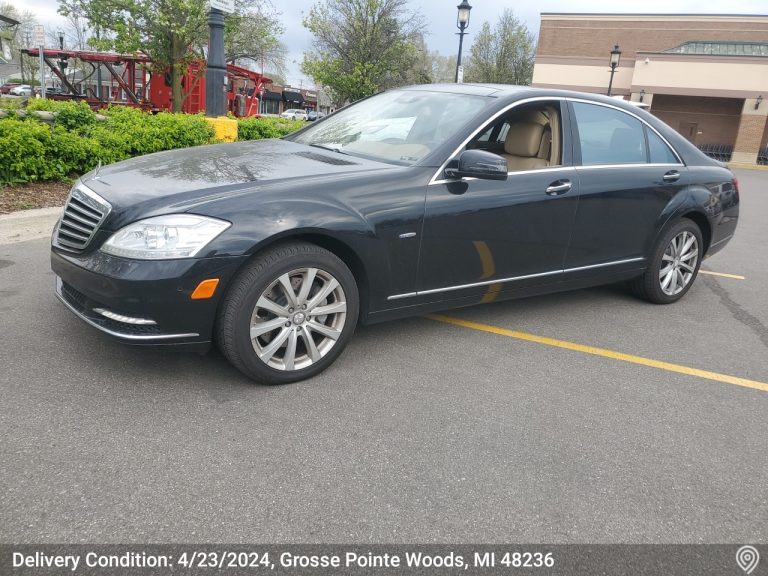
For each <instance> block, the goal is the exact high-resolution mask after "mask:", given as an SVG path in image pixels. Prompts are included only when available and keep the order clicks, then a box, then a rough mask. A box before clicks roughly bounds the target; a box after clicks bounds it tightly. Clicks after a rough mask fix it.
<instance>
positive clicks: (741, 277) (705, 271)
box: [699, 268, 747, 280]
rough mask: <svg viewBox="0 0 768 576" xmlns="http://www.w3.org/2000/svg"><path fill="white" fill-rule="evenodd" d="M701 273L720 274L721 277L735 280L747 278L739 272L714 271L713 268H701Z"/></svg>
mask: <svg viewBox="0 0 768 576" xmlns="http://www.w3.org/2000/svg"><path fill="white" fill-rule="evenodd" d="M699 274H707V275H708V276H720V277H721V278H733V279H734V280H746V279H747V278H746V277H745V276H739V275H738V274H725V273H724V272H712V271H711V270H702V269H701V268H699Z"/></svg>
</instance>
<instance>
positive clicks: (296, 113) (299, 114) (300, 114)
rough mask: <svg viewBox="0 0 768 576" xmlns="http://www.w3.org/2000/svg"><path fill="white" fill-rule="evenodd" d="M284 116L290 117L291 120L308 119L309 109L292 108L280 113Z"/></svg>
mask: <svg viewBox="0 0 768 576" xmlns="http://www.w3.org/2000/svg"><path fill="white" fill-rule="evenodd" d="M280 116H282V117H283V118H290V119H291V120H306V119H307V111H306V110H300V109H298V108H290V109H288V110H286V111H285V112H283V113H282V114H280Z"/></svg>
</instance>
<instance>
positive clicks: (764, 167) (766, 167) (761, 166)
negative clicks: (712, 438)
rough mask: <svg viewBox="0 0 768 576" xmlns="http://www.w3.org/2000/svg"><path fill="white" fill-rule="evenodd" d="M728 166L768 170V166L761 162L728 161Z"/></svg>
mask: <svg viewBox="0 0 768 576" xmlns="http://www.w3.org/2000/svg"><path fill="white" fill-rule="evenodd" d="M726 165H727V166H728V168H738V169H739V170H768V166H763V165H761V164H739V163H738V162H727V163H726Z"/></svg>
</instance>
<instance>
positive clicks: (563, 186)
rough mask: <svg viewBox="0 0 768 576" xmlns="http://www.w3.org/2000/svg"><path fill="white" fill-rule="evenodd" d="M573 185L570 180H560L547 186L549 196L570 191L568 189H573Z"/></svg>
mask: <svg viewBox="0 0 768 576" xmlns="http://www.w3.org/2000/svg"><path fill="white" fill-rule="evenodd" d="M571 186H572V184H571V181H570V180H558V181H556V182H552V184H550V185H549V186H547V194H548V195H549V196H560V194H565V193H566V192H568V190H570V189H571Z"/></svg>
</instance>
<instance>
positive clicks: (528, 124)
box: [467, 101, 562, 172]
mask: <svg viewBox="0 0 768 576" xmlns="http://www.w3.org/2000/svg"><path fill="white" fill-rule="evenodd" d="M560 127H561V121H560V102H559V101H553V102H536V103H531V104H523V105H520V106H513V107H512V108H510V109H509V110H508V111H507V112H506V113H505V114H504V115H503V116H501V117H500V118H498V119H496V120H495V121H494V123H493V124H491V125H489V126H487V127H486V128H485V129H484V130H483V131H482V132H480V135H479V136H477V137H476V138H475V139H474V140H473V141H471V142H469V143H468V144H467V148H476V149H481V150H487V151H489V152H493V153H495V154H498V155H500V156H502V157H503V158H504V159H505V160H506V161H507V169H508V171H509V172H517V171H523V170H537V169H542V168H547V167H550V166H560V165H561V158H562V155H561V149H562V139H561V130H560Z"/></svg>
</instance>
